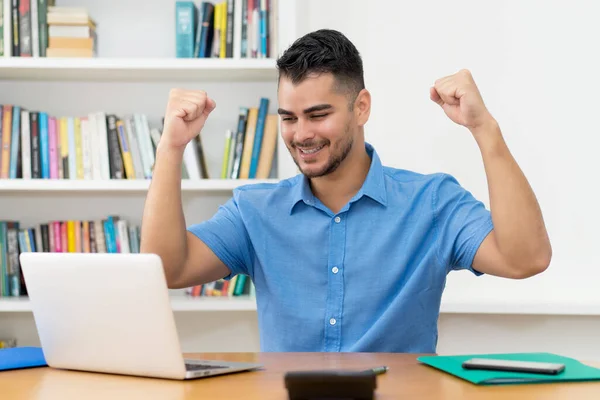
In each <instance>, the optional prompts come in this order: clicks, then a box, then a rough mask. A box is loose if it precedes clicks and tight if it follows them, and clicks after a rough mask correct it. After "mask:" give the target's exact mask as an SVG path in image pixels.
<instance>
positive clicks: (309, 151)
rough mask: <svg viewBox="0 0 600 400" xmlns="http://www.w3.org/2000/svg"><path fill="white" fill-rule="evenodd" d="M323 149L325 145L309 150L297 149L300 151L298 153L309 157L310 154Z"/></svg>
mask: <svg viewBox="0 0 600 400" xmlns="http://www.w3.org/2000/svg"><path fill="white" fill-rule="evenodd" d="M323 147H325V145H322V146H319V147H311V148H310V149H302V148H300V147H298V150H300V153H302V154H306V155H311V154H315V153H317V152H318V151H320V150H321V149H322V148H323Z"/></svg>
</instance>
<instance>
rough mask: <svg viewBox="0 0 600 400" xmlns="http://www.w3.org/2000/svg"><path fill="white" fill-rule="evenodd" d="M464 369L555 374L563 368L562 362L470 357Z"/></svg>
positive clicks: (464, 363)
mask: <svg viewBox="0 0 600 400" xmlns="http://www.w3.org/2000/svg"><path fill="white" fill-rule="evenodd" d="M462 366H463V368H466V369H485V370H495V371H511V372H531V373H535V374H548V375H556V374H558V373H560V372H562V371H563V370H564V369H565V365H564V364H560V363H545V362H537V361H515V360H495V359H491V358H472V359H470V360H467V361H465V362H463V364H462Z"/></svg>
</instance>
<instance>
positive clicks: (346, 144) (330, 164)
mask: <svg viewBox="0 0 600 400" xmlns="http://www.w3.org/2000/svg"><path fill="white" fill-rule="evenodd" d="M353 144H354V138H353V137H352V135H351V133H350V129H349V127H346V131H345V132H344V136H343V139H341V140H339V141H338V142H336V143H335V145H334V146H333V147H331V142H330V141H328V140H327V141H323V142H321V143H319V144H318V146H322V145H329V159H328V160H327V162H326V163H325V165H324V166H323V168H321V169H319V170H316V171H307V170H305V169H303V168H302V167H301V166H300V163H299V162H298V160H297V159H296V157H295V153H294V151H293V150H291V154H292V159H293V160H294V163H296V166H297V167H298V168H299V169H300V172H302V174H303V175H304V176H306V177H307V178H319V177H322V176H325V175H329V174H331V173H333V172H334V171H335V170H336V169H337V168H338V167H339V166H340V164H341V163H342V161H344V160H345V159H346V157H348V154H350V150H352V145H353ZM315 145H317V142H314V141H307V142H303V143H296V142H293V143H292V145H291V147H292V149H295V148H296V147H297V146H299V147H317V146H315Z"/></svg>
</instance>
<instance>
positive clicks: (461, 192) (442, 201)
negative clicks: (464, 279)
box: [433, 174, 494, 276]
mask: <svg viewBox="0 0 600 400" xmlns="http://www.w3.org/2000/svg"><path fill="white" fill-rule="evenodd" d="M438 182H439V184H438V185H437V187H436V191H435V194H434V196H433V209H434V214H435V226H436V229H437V233H438V239H439V241H438V243H439V247H438V256H439V259H440V260H441V262H442V263H443V264H444V265H445V266H446V269H447V272H449V271H450V270H461V269H467V270H470V271H471V272H473V273H474V274H475V275H478V276H479V275H482V273H481V272H479V271H476V270H474V269H473V259H474V258H475V254H476V253H477V250H478V249H479V246H480V245H481V243H482V242H483V240H484V239H485V238H486V237H487V236H488V235H489V233H490V232H491V231H492V230H493V229H494V226H493V223H492V217H491V213H490V212H489V211H488V210H487V209H486V208H485V205H484V204H483V203H482V202H481V201H479V200H477V199H475V198H474V197H473V195H472V194H471V193H470V192H469V191H467V190H465V189H464V188H463V187H462V186H460V184H459V183H458V181H457V180H456V179H455V178H454V177H453V176H451V175H448V174H440V179H439V181H438Z"/></svg>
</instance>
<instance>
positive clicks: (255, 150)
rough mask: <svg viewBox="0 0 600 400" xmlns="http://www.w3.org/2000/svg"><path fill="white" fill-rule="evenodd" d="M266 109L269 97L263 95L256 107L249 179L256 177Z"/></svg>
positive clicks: (267, 108)
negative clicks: (256, 114) (256, 115)
mask: <svg viewBox="0 0 600 400" xmlns="http://www.w3.org/2000/svg"><path fill="white" fill-rule="evenodd" d="M268 110H269V99H268V98H266V97H263V98H261V99H260V106H259V108H258V119H257V120H256V133H255V134H254V146H253V147H252V159H251V160H250V174H249V178H250V179H253V178H256V170H257V168H258V161H259V159H260V149H261V146H262V139H263V135H264V131H265V121H266V119H267V112H268Z"/></svg>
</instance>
